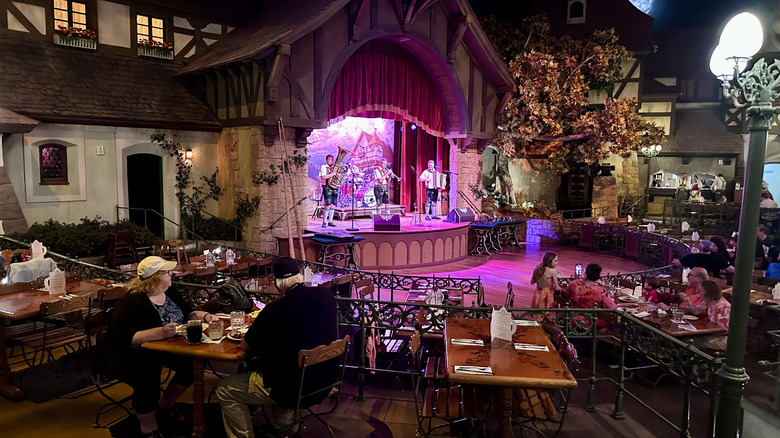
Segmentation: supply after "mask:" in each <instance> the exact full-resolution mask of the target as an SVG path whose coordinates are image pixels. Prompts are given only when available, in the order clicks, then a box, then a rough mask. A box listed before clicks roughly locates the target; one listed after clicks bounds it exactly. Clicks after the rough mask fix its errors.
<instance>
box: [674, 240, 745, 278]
mask: <svg viewBox="0 0 780 438" xmlns="http://www.w3.org/2000/svg"><path fill="white" fill-rule="evenodd" d="M694 250H695V248H694ZM694 250H691V253H690V254H688V255H686V256H684V257H682V258H680V259H674V260H672V264H673V265H675V266H685V267H688V268H704V269H705V270H706V271H707V272H708V273H709V275H713V276H718V275H719V274H720V272H721V271H725V272H734V267H733V266H729V263H728V262H727V261H726V260H723V259H722V258H721V257H719V256H718V255H716V254H713V253H712V242H711V241H709V240H707V239H702V240H700V241H699V251H698V252H694Z"/></svg>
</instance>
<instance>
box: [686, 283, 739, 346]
mask: <svg viewBox="0 0 780 438" xmlns="http://www.w3.org/2000/svg"><path fill="white" fill-rule="evenodd" d="M701 286H702V298H703V299H704V302H705V303H706V306H707V318H708V319H709V321H710V323H712V324H715V325H718V326H720V327H723V328H724V329H726V331H727V332H728V329H729V317H730V316H731V303H729V302H728V301H726V299H725V298H723V294H722V293H721V291H720V286H718V284H717V283H715V282H714V281H712V280H706V281H703V282H702V285H701ZM727 341H728V337H727V336H726V335H720V336H697V337H695V338H694V343H695V345H696V346H697V347H699V348H709V349H712V350H726V342H727Z"/></svg>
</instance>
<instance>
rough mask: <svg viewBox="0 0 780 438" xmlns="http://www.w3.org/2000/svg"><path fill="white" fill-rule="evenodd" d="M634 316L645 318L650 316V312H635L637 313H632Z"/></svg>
mask: <svg viewBox="0 0 780 438" xmlns="http://www.w3.org/2000/svg"><path fill="white" fill-rule="evenodd" d="M634 316H636V317H637V318H646V317H648V316H650V313H649V312H637V313H635V314H634Z"/></svg>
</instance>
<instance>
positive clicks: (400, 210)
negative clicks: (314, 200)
mask: <svg viewBox="0 0 780 438" xmlns="http://www.w3.org/2000/svg"><path fill="white" fill-rule="evenodd" d="M323 208H324V207H323V206H322V205H318V206H317V207H315V211H314V214H313V215H312V217H313V218H315V219H316V218H321V217H322V210H323ZM385 210H387V212H388V213H390V214H400V215H401V216H406V206H405V205H397V204H391V205H388V206H387V208H386V209H385V208H384V207H382V209H381V213H382V214H384V212H385ZM352 212H353V210H352V207H336V208H335V209H334V212H333V218H334V219H338V220H340V221H344V220H347V219H351V218H352ZM354 212H355V218H356V219H357V218H370V217H371V215H372V214H375V213H376V207H355V209H354ZM347 228H349V227H347Z"/></svg>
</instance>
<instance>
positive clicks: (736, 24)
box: [710, 12, 780, 438]
mask: <svg viewBox="0 0 780 438" xmlns="http://www.w3.org/2000/svg"><path fill="white" fill-rule="evenodd" d="M767 41H768V43H769V44H770V46H771V45H774V46H776V43H775V41H773V38H771V37H770V38H769V39H768V40H767ZM759 50H761V52H762V53H769V52H773V51H776V49H773V48H772V47H767V46H766V45H765V44H764V31H763V27H762V25H761V21H760V20H759V19H758V17H756V16H755V15H753V14H751V13H748V12H743V13H740V14H738V15H736V16H734V17H733V18H732V19H731V20H729V22H728V23H727V24H726V26H725V27H724V28H723V32H722V33H721V37H720V43H719V44H718V46H717V47H716V48H715V50H714V51H713V52H712V56H711V57H710V70H711V71H712V73H713V74H714V75H715V76H717V77H718V78H719V79H721V81H722V83H723V96H724V97H725V98H726V99H731V101H732V102H733V104H734V105H735V106H736V107H738V108H743V107H746V108H747V111H746V113H747V115H748V117H749V118H750V123H749V125H748V130H749V131H750V142H749V145H748V151H747V157H746V163H745V190H744V192H743V194H742V208H741V211H740V216H739V243H740V249H739V251H737V259H736V260H735V266H736V272H735V274H734V294H733V298H732V300H731V319H730V322H729V333H728V336H729V337H728V345H727V347H726V359H725V361H724V362H723V365H722V366H721V368H720V370H718V387H717V391H718V394H717V411H716V413H715V425H714V426H715V427H714V434H715V435H714V436H717V437H719V438H720V437H739V436H741V434H742V431H741V425H742V407H741V405H740V403H741V401H742V395H743V392H744V389H745V384H747V382H748V380H749V377H748V375H747V373H746V372H745V366H744V364H745V345H746V343H747V322H748V311H749V307H750V301H749V299H750V286H751V283H752V275H753V256H754V251H753V246H752V245H754V244H755V242H756V227H757V226H758V217H759V212H760V207H759V206H760V201H761V181H762V178H763V173H764V156H765V155H766V144H767V136H768V133H769V124H770V120H771V118H772V115H773V114H778V113H780V107H773V106H772V103H773V102H774V101H775V100H777V99H778V97H780V61H779V60H776V59H771V60H770V61H769V62H767V61H766V60H765V59H764V58H763V57H758V59H757V60H755V62H754V63H753V64H752V66H750V65H749V61H751V60H753V59H754V55H756V53H758V52H759ZM746 67H750V69H749V70H745V71H743V70H744V69H745V68H746Z"/></svg>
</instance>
